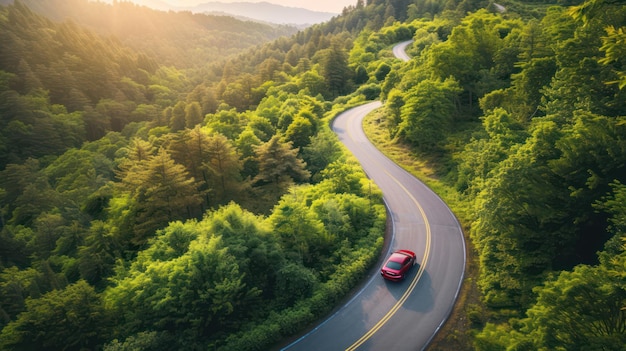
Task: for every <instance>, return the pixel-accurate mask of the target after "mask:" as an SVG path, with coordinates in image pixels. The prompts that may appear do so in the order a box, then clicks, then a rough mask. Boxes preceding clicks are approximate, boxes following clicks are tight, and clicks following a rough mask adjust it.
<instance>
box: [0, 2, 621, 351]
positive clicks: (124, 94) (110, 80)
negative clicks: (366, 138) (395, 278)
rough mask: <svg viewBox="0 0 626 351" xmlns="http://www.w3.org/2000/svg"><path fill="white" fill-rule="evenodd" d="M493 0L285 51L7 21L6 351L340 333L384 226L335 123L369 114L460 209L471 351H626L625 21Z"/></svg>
mask: <svg viewBox="0 0 626 351" xmlns="http://www.w3.org/2000/svg"><path fill="white" fill-rule="evenodd" d="M505 5H506V6H507V7H506V11H505V12H500V11H498V9H497V8H496V7H495V6H494V5H490V4H489V3H488V2H486V1H473V0H472V1H467V0H465V1H456V0H452V1H445V2H444V1H430V0H414V1H408V0H386V1H385V0H375V1H358V2H357V4H356V5H355V6H349V7H347V8H346V9H344V11H343V13H342V14H341V15H340V16H337V17H335V18H333V19H332V20H330V21H329V22H328V23H324V24H318V25H314V26H311V27H309V28H306V29H303V30H300V31H298V32H297V33H295V34H293V35H292V36H291V37H286V36H285V37H280V38H278V39H276V40H273V41H271V42H267V41H268V40H269V39H271V38H276V37H277V36H279V35H281V34H287V33H293V31H292V30H293V29H289V28H284V27H271V26H267V25H261V24H255V23H252V22H241V21H238V20H234V19H230V18H221V17H215V16H207V15H194V14H191V13H175V12H170V13H164V12H159V11H153V10H149V9H148V8H145V7H140V6H136V5H133V4H132V3H129V2H114V4H113V5H107V4H105V3H101V2H100V3H98V2H89V1H85V0H72V1H60V0H46V1H26V0H21V1H16V2H15V3H14V4H13V3H12V4H9V5H6V6H2V7H0V34H1V35H2V38H3V40H2V41H1V43H0V49H1V50H0V327H2V331H1V333H0V348H2V349H7V350H30V349H38V348H41V347H45V348H50V349H61V348H63V349H72V350H73V349H76V350H83V349H93V350H95V349H106V350H127V349H150V348H152V347H154V346H155V345H159V347H161V348H168V349H181V348H186V349H207V348H211V349H225V350H254V349H267V348H270V347H271V345H272V344H273V343H275V342H277V341H279V340H281V339H282V338H285V337H288V336H290V335H293V334H294V333H297V332H298V331H300V330H301V329H302V328H304V327H306V326H308V325H309V324H310V323H311V322H313V321H315V320H316V319H318V318H319V317H321V316H323V315H324V314H325V313H328V312H329V311H330V310H331V309H332V308H333V306H335V304H336V303H337V302H338V301H341V299H342V298H344V297H345V294H346V293H347V292H348V291H349V290H350V289H351V288H352V287H354V286H355V285H356V284H358V282H359V279H361V278H362V277H363V276H364V275H365V274H366V273H367V272H368V270H369V269H370V268H371V265H372V264H374V263H375V262H376V260H377V257H378V254H379V253H380V250H381V247H382V244H383V236H384V230H385V220H386V218H385V215H386V214H385V210H384V207H383V205H382V203H383V202H382V198H381V194H380V193H379V192H378V190H377V189H376V187H375V186H374V187H372V186H371V184H370V183H369V181H368V180H367V178H366V176H365V175H364V174H363V172H362V171H361V170H360V168H359V167H358V164H356V163H355V162H354V161H353V160H352V159H351V158H350V157H349V156H347V155H346V154H345V151H344V150H343V149H342V148H341V147H340V146H339V144H338V141H337V140H336V138H335V137H334V136H333V135H332V132H331V131H330V129H329V128H328V123H329V121H330V120H331V119H332V118H333V117H334V116H335V115H336V114H337V112H338V111H340V110H341V109H343V108H346V107H348V106H353V105H356V104H360V103H362V102H364V101H365V100H368V99H376V98H381V99H382V100H383V101H384V103H385V107H384V108H383V109H381V110H382V111H383V112H381V114H380V115H379V117H378V120H377V122H379V123H380V125H381V126H382V127H383V128H386V131H385V134H386V135H388V136H390V138H392V139H393V140H394V141H397V142H400V143H402V144H403V145H408V146H409V147H410V148H412V151H414V153H415V155H417V156H418V157H421V158H424V159H427V160H428V161H429V162H430V165H431V166H432V167H433V168H434V169H435V170H436V172H437V174H436V176H437V177H438V178H439V179H440V181H441V182H442V183H444V185H446V186H448V187H449V189H450V191H451V192H455V196H458V198H459V199H460V200H459V201H460V202H461V203H462V206H463V207H464V209H463V218H461V219H462V221H463V222H464V224H465V225H466V226H467V228H468V234H469V238H470V239H471V240H472V242H473V247H474V248H475V250H476V251H475V253H476V256H477V257H478V269H477V271H478V274H477V276H476V277H475V281H476V283H477V284H476V285H477V286H478V289H479V290H480V293H481V298H482V301H481V303H482V305H481V312H482V313H481V314H480V316H479V317H477V316H476V314H473V315H472V316H470V319H471V320H472V321H473V322H474V325H473V326H474V327H476V328H477V330H475V331H474V333H473V334H475V335H476V337H475V338H474V340H473V347H475V348H476V349H480V350H505V349H567V350H570V349H571V350H576V349H581V350H582V349H592V347H596V348H598V349H600V348H602V349H609V350H613V349H615V350H617V349H619V348H620V347H621V346H622V345H623V344H624V342H626V341H625V340H624V335H625V333H626V332H625V331H624V325H625V323H624V318H625V317H624V306H626V297H625V295H624V294H625V293H624V292H625V291H626V287H624V247H623V237H624V229H625V228H626V224H625V223H626V220H625V218H626V217H625V216H626V210H625V205H624V203H625V201H624V199H625V193H626V191H625V190H624V185H623V184H626V179H624V178H625V176H624V174H626V172H624V171H625V169H624V164H626V143H625V140H624V136H625V135H626V131H625V130H624V125H625V124H624V111H626V105H625V104H626V98H625V94H626V90H625V89H623V88H624V76H625V75H624V68H623V63H624V62H623V60H624V55H623V53H624V51H625V49H624V41H623V36H624V34H623V32H624V29H623V28H624V23H625V18H626V8H625V7H624V3H623V1H608V0H589V1H587V2H583V1H559V2H557V3H555V4H554V5H553V6H545V5H543V4H539V3H538V2H534V1H515V2H506V4H505ZM571 5H581V6H579V7H574V8H568V7H567V6H571ZM38 13H39V14H38ZM115 13H117V14H119V15H120V17H119V18H118V19H117V21H118V22H117V23H118V24H119V26H117V27H115V26H112V25H111V24H112V23H114V22H116V21H113V20H111V18H112V16H114V14H115ZM40 14H43V15H40ZM122 14H123V15H122ZM44 15H45V16H44ZM46 16H47V17H46ZM68 18H71V20H68ZM146 28H151V29H150V30H146ZM172 28H177V30H171V29H172ZM408 39H413V44H412V45H411V47H410V48H409V52H410V53H411V54H412V56H413V58H412V59H411V60H410V61H409V62H408V63H402V62H399V60H396V59H394V58H393V57H392V55H391V53H390V50H389V48H390V46H391V45H392V44H394V43H396V42H399V41H404V40H408ZM264 42H265V43H264ZM252 44H254V45H255V46H254V47H253V46H252ZM257 44H259V45H257ZM189 48H193V49H189ZM44 136H45V137H44ZM338 267H341V269H338ZM573 302H575V303H573ZM464 346H465V347H466V348H467V347H469V345H464Z"/></svg>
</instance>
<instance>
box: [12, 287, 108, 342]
mask: <svg viewBox="0 0 626 351" xmlns="http://www.w3.org/2000/svg"><path fill="white" fill-rule="evenodd" d="M109 335H110V324H109V317H108V314H107V311H106V310H105V308H104V305H103V303H102V301H101V299H100V296H99V295H98V294H97V293H96V292H95V291H94V289H93V288H92V287H91V286H89V284H87V283H86V282H85V281H79V282H77V283H75V284H72V285H70V286H68V287H67V288H65V289H63V290H53V291H51V292H49V293H47V294H45V295H43V296H42V297H41V298H38V299H29V300H27V301H26V311H25V312H24V313H22V314H20V316H19V317H18V318H17V319H16V320H15V321H13V322H11V323H9V325H8V326H6V327H5V328H4V329H3V330H2V334H0V346H2V349H4V350H41V348H46V349H63V350H84V349H85V348H87V349H93V348H95V347H97V346H98V345H101V344H102V342H103V341H104V340H106V339H107V337H108V336H109Z"/></svg>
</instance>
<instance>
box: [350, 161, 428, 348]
mask: <svg viewBox="0 0 626 351" xmlns="http://www.w3.org/2000/svg"><path fill="white" fill-rule="evenodd" d="M385 173H386V174H387V175H388V176H389V178H391V179H393V181H395V182H396V184H398V185H399V186H400V187H401V188H402V189H403V190H404V191H405V192H406V193H407V194H408V195H409V197H410V198H411V200H412V201H413V203H414V204H415V206H417V208H418V210H419V211H420V214H421V216H422V218H423V219H424V225H425V226H426V249H425V250H424V257H423V258H422V262H421V264H420V266H419V267H418V269H419V272H418V273H417V274H416V275H415V277H414V278H413V280H412V281H411V284H410V285H409V287H408V289H407V290H406V291H405V292H404V294H402V296H401V297H400V299H399V300H398V302H396V304H395V305H393V307H392V308H391V309H390V310H389V312H387V314H385V315H384V316H383V317H382V318H381V319H380V321H378V323H376V325H374V326H373V327H372V328H371V329H370V330H368V331H367V333H365V334H364V335H363V336H362V337H361V338H360V339H359V340H357V341H356V342H355V343H354V344H352V345H351V346H350V347H348V348H347V349H346V351H353V350H356V349H357V348H358V347H359V346H361V345H363V343H365V342H366V341H367V340H368V339H369V338H371V337H372V335H374V333H376V332H377V331H378V330H379V329H380V328H382V327H383V325H385V323H387V321H389V319H391V317H393V315H394V314H396V312H397V311H398V310H399V309H400V307H402V305H403V304H404V302H405V301H406V300H407V299H408V298H409V295H411V293H412V292H413V290H414V289H415V286H417V282H418V281H419V279H420V277H421V276H422V274H423V273H424V270H425V269H426V264H427V262H428V256H429V254H430V239H431V232H430V223H429V222H428V218H426V213H425V212H424V209H423V208H422V206H421V205H420V203H419V202H418V201H417V199H415V197H414V196H413V195H412V194H411V193H410V192H409V191H408V189H407V188H405V187H404V185H402V184H401V183H400V182H399V181H398V179H396V178H395V177H393V176H392V175H391V174H389V173H388V172H387V171H385Z"/></svg>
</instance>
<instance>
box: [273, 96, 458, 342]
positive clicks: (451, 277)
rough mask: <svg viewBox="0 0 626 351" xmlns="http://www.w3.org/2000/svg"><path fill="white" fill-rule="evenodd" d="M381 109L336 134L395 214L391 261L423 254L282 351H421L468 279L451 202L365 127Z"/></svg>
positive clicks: (351, 113)
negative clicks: (388, 153)
mask: <svg viewBox="0 0 626 351" xmlns="http://www.w3.org/2000/svg"><path fill="white" fill-rule="evenodd" d="M380 106H381V103H380V102H371V103H368V104H365V105H362V106H359V107H356V108H353V109H350V110H348V111H346V112H344V113H342V114H341V115H339V116H338V117H337V118H336V119H335V121H334V122H333V130H334V131H335V133H336V134H337V135H338V136H339V139H340V140H341V142H343V143H344V144H345V145H346V146H347V147H348V149H349V150H350V151H351V152H352V153H353V154H354V155H355V156H356V158H357V159H358V160H359V162H361V165H362V167H363V169H364V170H365V172H366V173H367V175H368V177H369V178H370V179H371V180H372V181H373V182H375V183H376V184H377V185H378V187H379V188H380V189H381V190H382V192H383V196H384V199H385V203H386V205H387V208H388V212H389V214H390V215H391V217H392V228H391V235H390V238H389V245H388V248H389V249H388V250H387V251H386V252H384V253H383V254H384V255H385V256H388V255H389V254H390V253H391V251H393V250H397V249H408V250H411V251H414V252H415V253H416V254H417V262H418V263H419V267H418V266H415V267H413V269H412V271H411V272H410V274H409V275H408V276H407V278H406V279H405V280H404V281H402V282H400V283H393V282H388V281H386V280H384V279H383V278H382V277H381V276H380V274H379V273H375V274H374V275H373V276H371V277H370V278H369V279H368V280H367V282H366V283H365V285H364V286H363V288H362V289H361V290H360V291H358V292H357V293H356V294H355V295H354V296H353V297H352V299H351V300H350V301H348V302H347V303H346V304H345V305H344V306H342V307H341V308H340V309H338V310H337V312H335V313H334V314H333V315H331V316H330V317H329V318H328V319H326V320H325V321H323V322H322V323H321V324H319V325H318V326H316V327H315V328H314V329H312V330H311V331H309V332H308V333H306V334H305V335H303V336H302V337H300V338H299V339H297V340H295V341H294V342H293V343H291V344H289V345H287V346H286V347H284V348H283V349H282V350H284V351H287V350H288V351H296V350H324V351H333V350H394V351H403V350H423V349H425V348H426V347H427V346H428V344H429V343H430V341H431V340H432V338H433V337H434V336H435V334H436V333H437V331H438V330H439V329H440V327H441V326H442V325H443V323H444V322H445V321H446V320H447V318H448V316H449V315H450V312H451V310H452V308H453V305H454V303H455V301H456V299H457V296H458V292H459V290H460V287H461V283H462V281H463V277H464V270H465V258H466V256H465V241H464V237H463V233H462V230H461V228H460V225H459V223H458V221H457V219H456V217H455V216H454V215H453V214H452V212H451V211H450V209H449V208H448V207H447V206H446V204H445V203H444V202H443V201H442V200H441V199H440V198H439V197H438V196H437V195H436V194H435V193H434V192H432V191H431V190H430V189H429V188H428V187H426V186H425V185H424V184H423V183H422V182H420V181H418V180H417V179H416V178H414V177H413V176H412V175H410V174H409V173H407V172H406V171H404V170H403V169H402V168H400V167H399V166H398V165H396V164H395V163H394V162H392V161H391V160H389V159H388V158H386V157H385V156H384V155H383V154H382V153H380V152H379V151H378V150H377V149H376V148H375V147H374V146H373V145H372V144H371V143H370V142H369V140H368V139H367V137H366V136H365V134H364V132H363V129H362V121H363V118H364V117H365V116H366V115H367V114H368V113H369V112H370V111H372V110H374V109H376V108H378V107H380Z"/></svg>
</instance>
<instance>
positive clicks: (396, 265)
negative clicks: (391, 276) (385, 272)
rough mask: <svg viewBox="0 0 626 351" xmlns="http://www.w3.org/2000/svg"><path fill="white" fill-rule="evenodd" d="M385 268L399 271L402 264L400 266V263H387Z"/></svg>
mask: <svg viewBox="0 0 626 351" xmlns="http://www.w3.org/2000/svg"><path fill="white" fill-rule="evenodd" d="M385 267H387V268H391V269H400V268H402V264H400V262H395V261H389V262H387V265H386V266H385Z"/></svg>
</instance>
